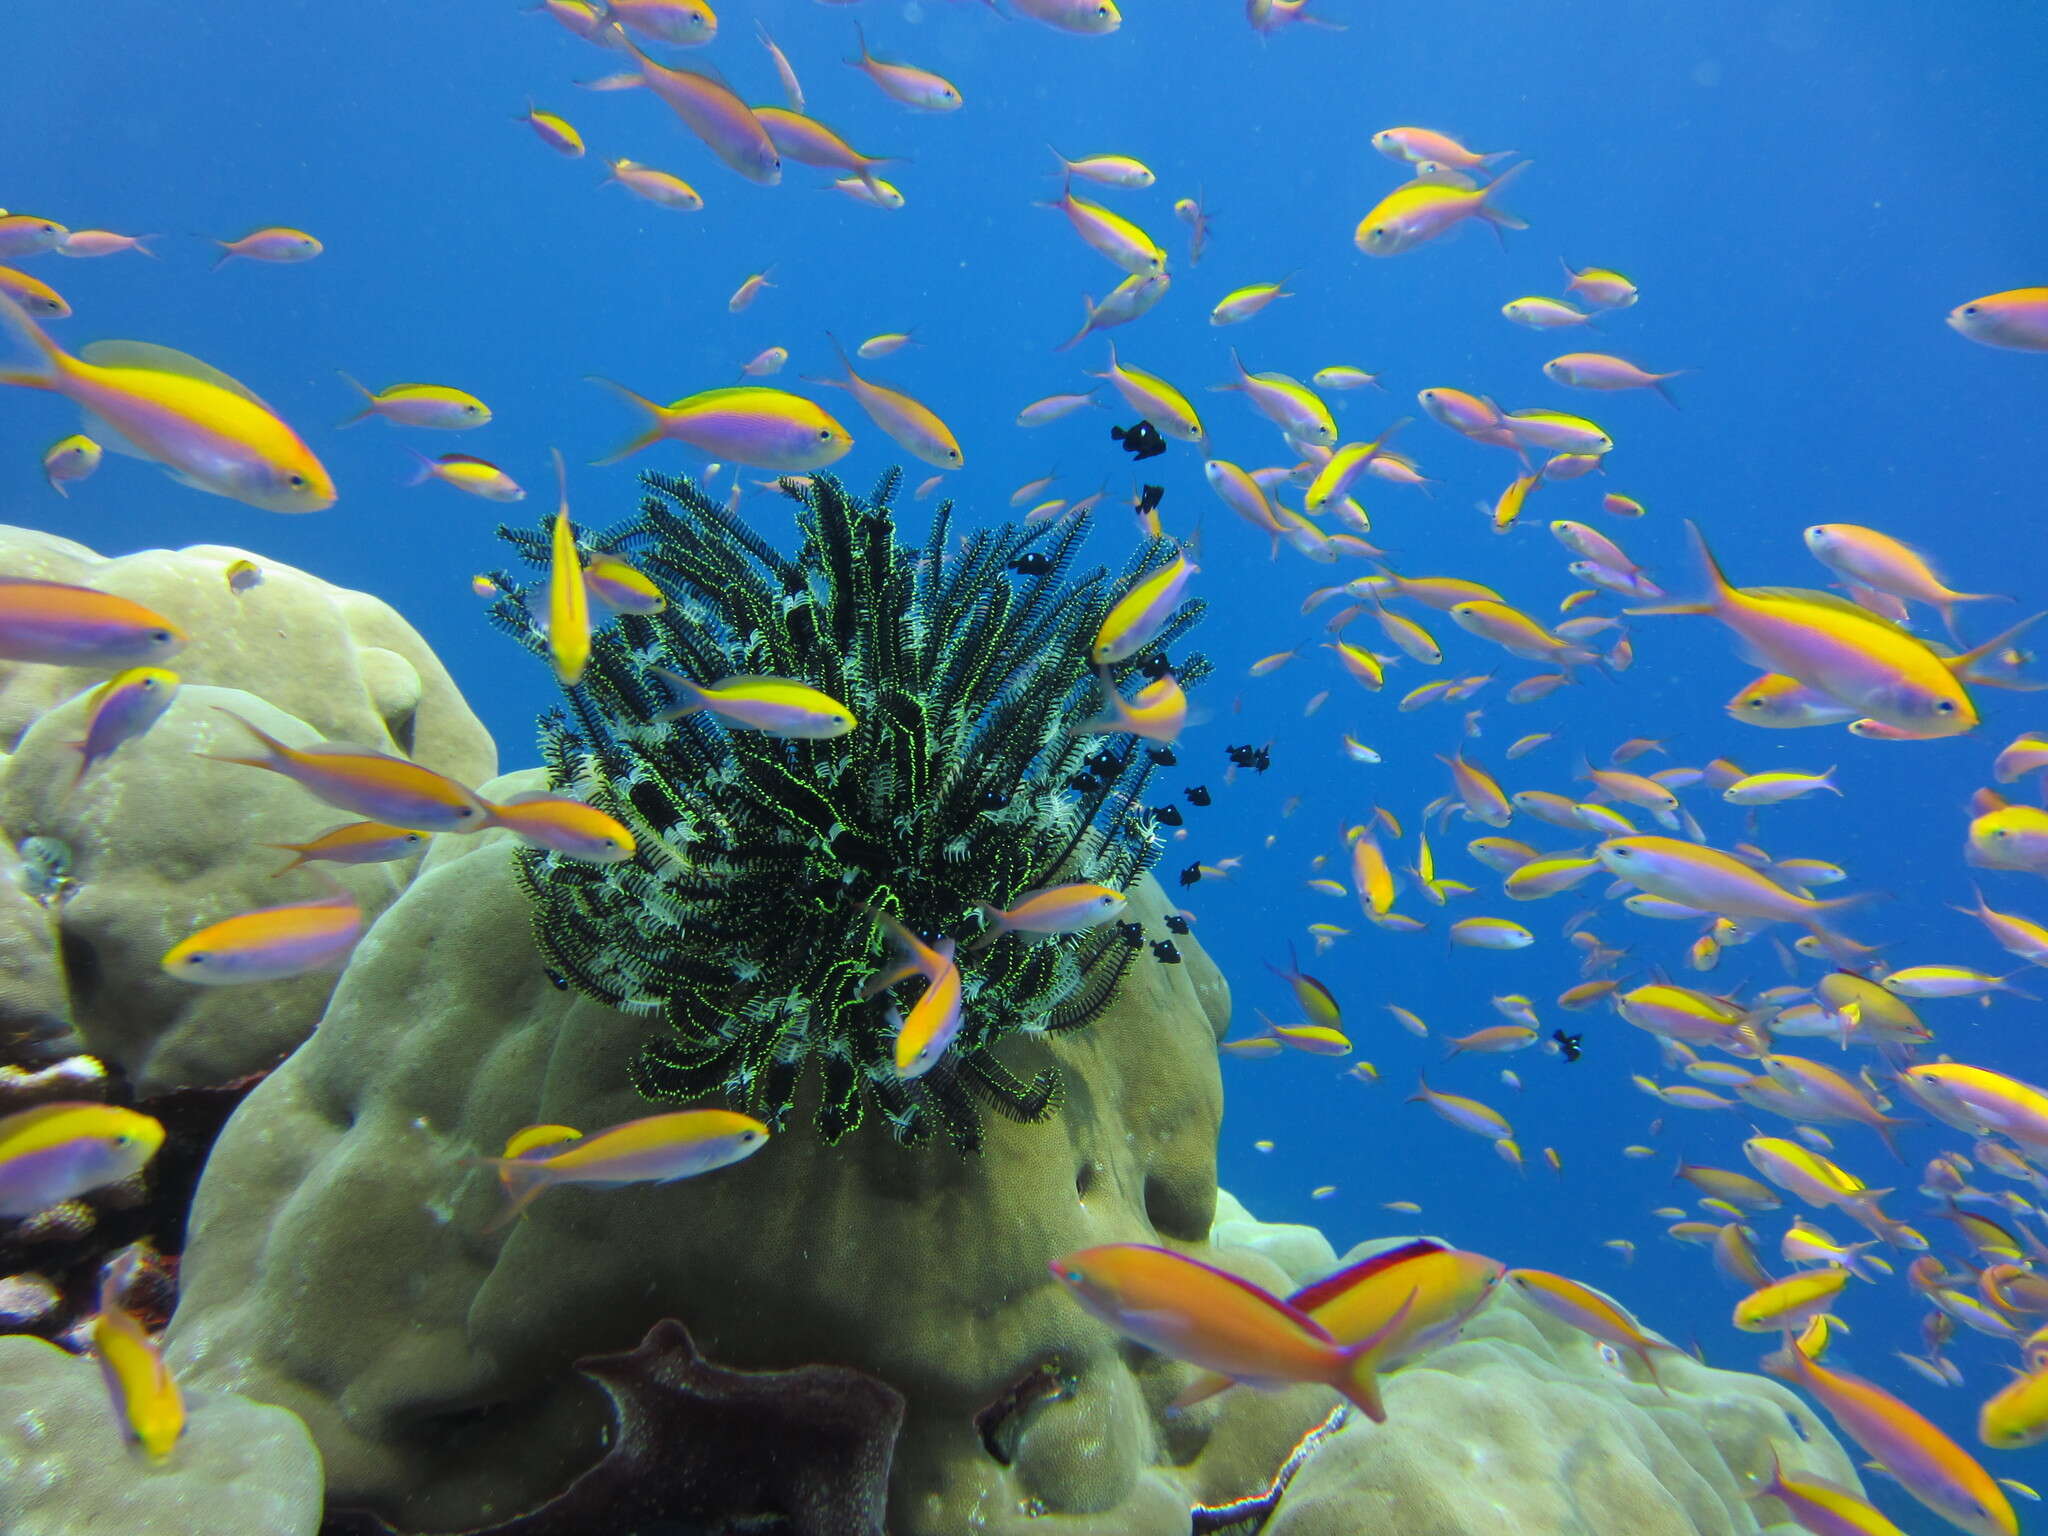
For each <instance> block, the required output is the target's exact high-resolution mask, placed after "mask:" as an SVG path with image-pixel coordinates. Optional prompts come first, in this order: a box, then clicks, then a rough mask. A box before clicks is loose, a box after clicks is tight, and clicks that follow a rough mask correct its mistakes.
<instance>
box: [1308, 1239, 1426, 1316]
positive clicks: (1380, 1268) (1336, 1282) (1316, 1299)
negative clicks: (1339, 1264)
mask: <svg viewBox="0 0 2048 1536" xmlns="http://www.w3.org/2000/svg"><path fill="white" fill-rule="evenodd" d="M1448 1251H1449V1250H1448V1247H1447V1246H1446V1245H1445V1244H1444V1243H1442V1242H1439V1241H1438V1240H1437V1239H1436V1238H1433V1237H1418V1238H1416V1239H1415V1240H1414V1241H1413V1242H1407V1243H1399V1244H1396V1245H1395V1246H1394V1247H1392V1248H1388V1249H1386V1250H1384V1251H1383V1252H1380V1253H1375V1254H1373V1255H1372V1256H1371V1257H1370V1258H1364V1259H1360V1260H1359V1261H1358V1262H1357V1263H1356V1264H1350V1265H1347V1266H1345V1267H1344V1268H1343V1269H1340V1270H1337V1271H1336V1272H1335V1273H1334V1274H1328V1275H1325V1276H1323V1278H1322V1279H1320V1280H1318V1281H1316V1282H1315V1283H1314V1284H1312V1285H1305V1286H1303V1287H1302V1288H1301V1289H1300V1290H1298V1291H1296V1292H1294V1294H1293V1295H1291V1296H1289V1297H1288V1298H1287V1305H1289V1306H1290V1307H1292V1308H1294V1310H1295V1311H1297V1312H1307V1313H1309V1314H1311V1315H1313V1314H1314V1313H1315V1311H1316V1309H1317V1308H1318V1307H1321V1306H1324V1305H1326V1304H1327V1303H1329V1302H1330V1301H1333V1300H1335V1299H1336V1298H1337V1297H1339V1296H1341V1295H1343V1294H1344V1293H1345V1292H1346V1291H1349V1290H1351V1289H1352V1288H1353V1287H1355V1286H1357V1285H1358V1284H1359V1283H1360V1282H1361V1281H1365V1280H1369V1279H1371V1278H1372V1277H1373V1276H1374V1275H1380V1274H1385V1273H1386V1272H1387V1271H1388V1270H1390V1269H1395V1268H1398V1267H1399V1266H1400V1265H1403V1264H1406V1263H1408V1262H1410V1261H1411V1260H1414V1259H1419V1258H1422V1257H1423V1256H1424V1255H1426V1254H1431V1253H1445V1252H1448Z"/></svg>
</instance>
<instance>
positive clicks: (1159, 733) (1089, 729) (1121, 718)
mask: <svg viewBox="0 0 2048 1536" xmlns="http://www.w3.org/2000/svg"><path fill="white" fill-rule="evenodd" d="M1097 677H1098V678H1099V679H1100V680H1101V683H1102V696H1103V713H1101V714H1100V715H1097V716H1096V717H1095V718H1094V719H1093V720H1091V721H1089V722H1088V723H1087V724H1086V725H1084V726H1082V727H1081V730H1082V732H1083V733H1084V734H1087V733H1098V732H1107V731H1128V732H1130V734H1131V735H1133V736H1139V737H1142V738H1143V739H1145V740H1146V741H1150V742H1156V743H1158V744H1159V745H1160V746H1171V745H1172V744H1173V743H1174V742H1175V741H1177V740H1179V739H1180V733H1181V732H1182V731H1183V730H1184V729H1186V727H1187V723H1188V696H1187V694H1186V693H1184V692H1182V690H1181V686H1180V684H1179V683H1178V682H1176V681H1175V680H1174V678H1173V676H1172V674H1171V673H1169V674H1167V675H1166V676H1164V677H1156V678H1154V679H1152V681H1150V682H1148V683H1146V684H1145V685H1144V686H1143V687H1142V688H1140V689H1139V690H1138V691H1137V692H1136V693H1135V694H1133V695H1131V697H1130V698H1128V699H1127V698H1125V697H1124V696H1123V694H1122V693H1121V692H1120V691H1119V690H1118V688H1117V686H1116V684H1115V682H1113V681H1112V680H1111V679H1110V677H1109V674H1108V673H1106V672H1102V673H1097Z"/></svg>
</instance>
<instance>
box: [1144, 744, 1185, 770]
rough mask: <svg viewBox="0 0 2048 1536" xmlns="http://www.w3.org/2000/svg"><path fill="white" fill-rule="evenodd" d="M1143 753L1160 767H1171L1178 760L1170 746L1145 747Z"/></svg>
mask: <svg viewBox="0 0 2048 1536" xmlns="http://www.w3.org/2000/svg"><path fill="white" fill-rule="evenodd" d="M1145 755H1146V756H1147V757H1149V758H1151V759H1152V761H1153V763H1154V764H1155V765H1157V766H1158V767H1161V768H1171V767H1172V766H1173V765H1174V764H1175V763H1177V762H1179V761H1180V759H1179V758H1178V757H1176V756H1174V753H1173V748H1171V747H1147V748H1146V749H1145Z"/></svg>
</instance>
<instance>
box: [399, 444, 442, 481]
mask: <svg viewBox="0 0 2048 1536" xmlns="http://www.w3.org/2000/svg"><path fill="white" fill-rule="evenodd" d="M405 451H406V452H407V453H409V454H411V455H412V456H413V461H414V462H413V471H412V473H411V474H410V475H407V476H406V477H405V479H403V480H401V481H399V482H398V483H399V484H400V485H425V484H426V483H427V482H428V481H429V480H431V479H433V478H434V461H433V460H432V459H430V458H428V457H427V456H426V455H425V454H424V453H421V452H420V451H419V449H417V448H415V447H413V446H412V445H411V444H409V443H408V444H407V445H406V449H405Z"/></svg>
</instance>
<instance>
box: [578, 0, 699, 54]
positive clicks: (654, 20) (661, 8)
mask: <svg viewBox="0 0 2048 1536" xmlns="http://www.w3.org/2000/svg"><path fill="white" fill-rule="evenodd" d="M599 9H600V10H602V11H603V13H604V17H605V19H606V20H607V21H613V22H619V23H621V24H623V25H624V26H627V27H630V28H631V29H632V30H633V31H635V32H638V33H639V34H640V35H641V36H642V37H651V38H653V39H654V40H655V41H656V42H658V43H673V44H674V45H675V46H676V47H678V48H701V47H703V46H704V44H706V43H708V42H710V41H711V40H712V39H713V38H714V37H716V36H717V35H718V17H717V16H716V15H714V14H713V13H712V10H711V7H710V6H709V5H708V4H706V3H705V0H604V3H603V4H602V5H601V6H600V7H599Z"/></svg>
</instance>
